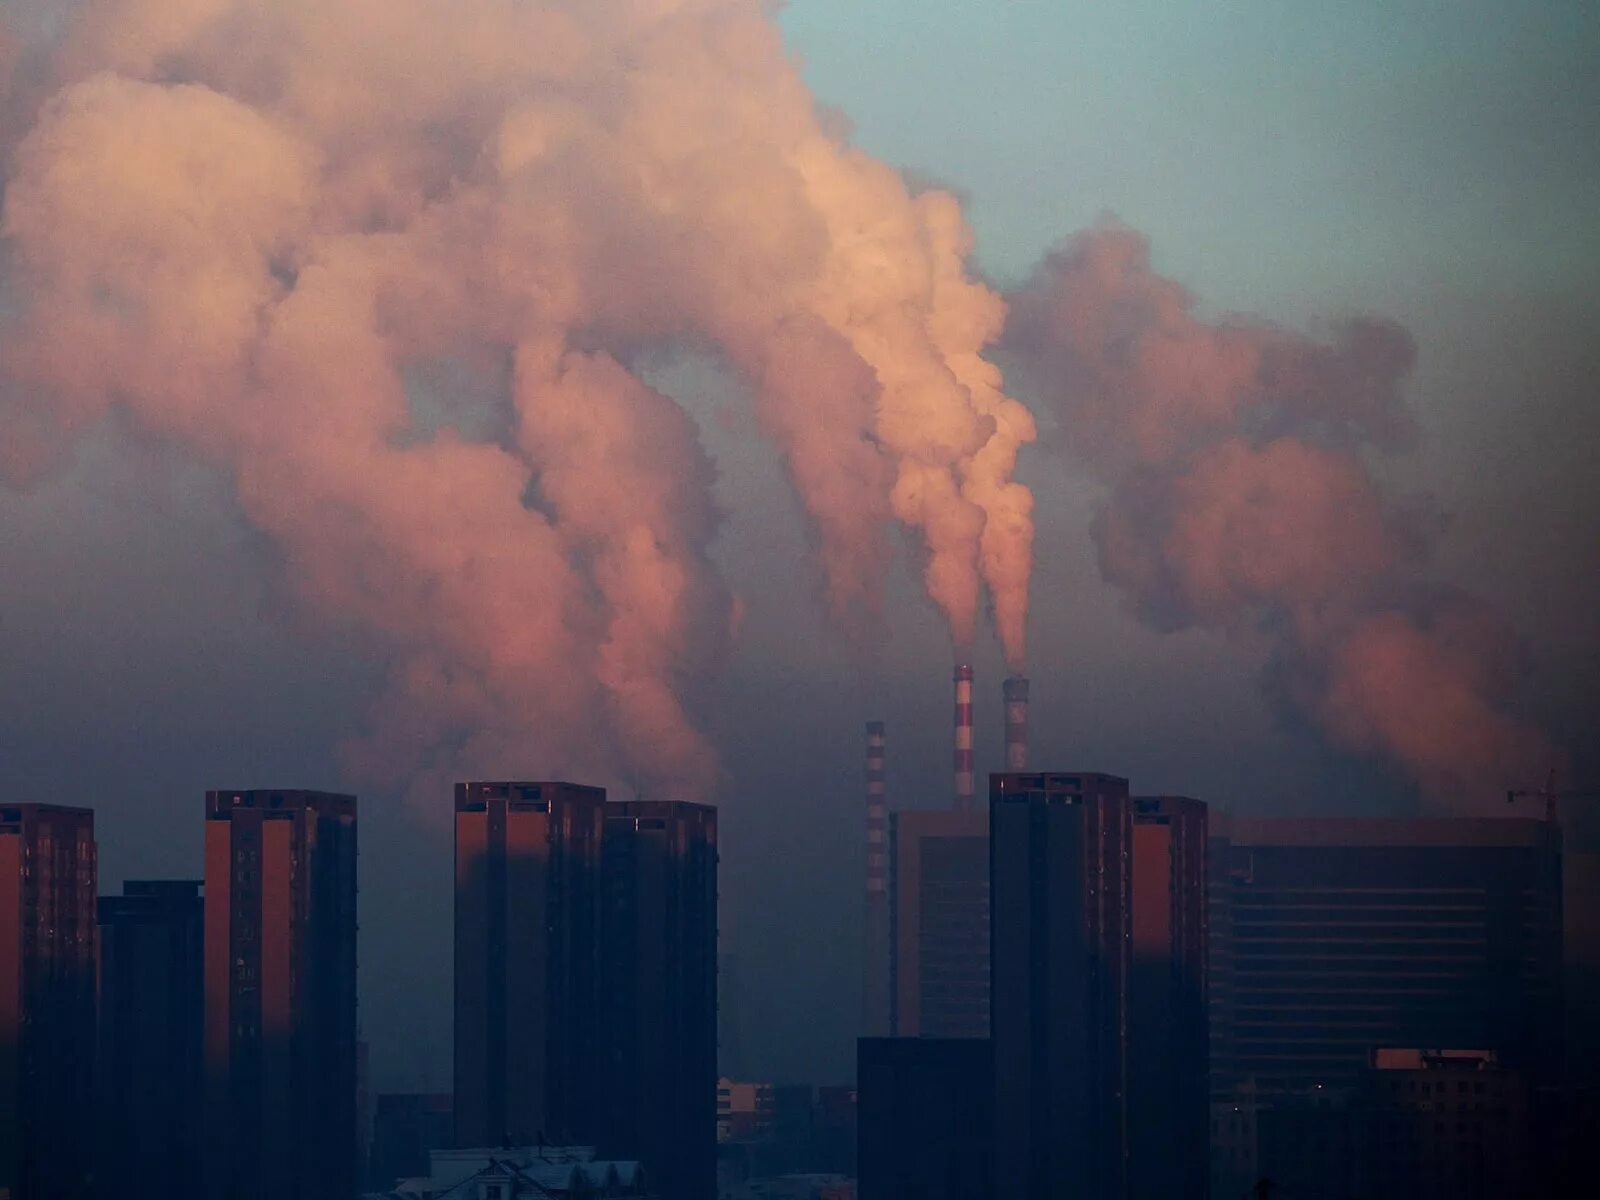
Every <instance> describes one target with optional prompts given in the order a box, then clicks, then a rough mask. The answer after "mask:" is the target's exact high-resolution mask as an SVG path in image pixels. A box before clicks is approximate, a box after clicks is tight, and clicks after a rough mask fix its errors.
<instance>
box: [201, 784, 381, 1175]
mask: <svg viewBox="0 0 1600 1200" xmlns="http://www.w3.org/2000/svg"><path fill="white" fill-rule="evenodd" d="M205 854H206V871H205V1058H204V1064H205V1065H204V1072H205V1093H206V1185H205V1186H206V1195H207V1196H209V1197H212V1198H213V1200H224V1198H225V1200H267V1198H269V1197H271V1198H274V1200H275V1198H276V1197H280V1196H295V1197H298V1198H299V1200H348V1197H349V1196H350V1195H351V1194H353V1193H354V1191H355V1189H356V1186H357V1181H356V1178H355V1172H356V1153H355V1151H356V1112H355V1107H356V800H355V797H354V796H342V795H334V794H331V793H327V792H307V791H274V790H263V791H215V792H207V793H206V847H205Z"/></svg>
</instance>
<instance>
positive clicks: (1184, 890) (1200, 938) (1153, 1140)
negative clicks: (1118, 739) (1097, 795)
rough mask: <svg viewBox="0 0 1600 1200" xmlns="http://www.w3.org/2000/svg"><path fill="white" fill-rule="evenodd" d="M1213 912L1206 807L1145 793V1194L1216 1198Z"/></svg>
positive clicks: (1134, 1119) (1139, 1012) (1139, 1159)
mask: <svg viewBox="0 0 1600 1200" xmlns="http://www.w3.org/2000/svg"><path fill="white" fill-rule="evenodd" d="M1206 908H1207V894H1206V806H1205V805H1204V804H1202V803H1201V802H1200V801H1198V800H1190V799H1188V798H1186V797H1181V796H1138V797H1135V798H1134V801H1133V965H1132V970H1131V974H1130V977H1129V983H1128V1006H1129V1007H1128V1018H1129V1019H1128V1131H1129V1138H1130V1143H1131V1144H1130V1158H1129V1163H1130V1169H1131V1172H1132V1177H1131V1187H1132V1193H1133V1196H1134V1197H1135V1200H1146V1198H1149V1200H1156V1198H1158V1197H1159V1198H1162V1200H1165V1198H1166V1197H1170V1196H1183V1197H1185V1198H1186V1200H1205V1196H1206V1191H1207V1186H1208V1182H1209V1179H1210V1138H1209V1136H1208V1132H1207V1122H1208V1120H1209V1116H1210V1096H1209V1090H1208V1087H1207V1075H1206V1072H1207V1063H1208V1057H1209V1054H1210V1045H1209V1035H1208V1022H1207V1019H1206Z"/></svg>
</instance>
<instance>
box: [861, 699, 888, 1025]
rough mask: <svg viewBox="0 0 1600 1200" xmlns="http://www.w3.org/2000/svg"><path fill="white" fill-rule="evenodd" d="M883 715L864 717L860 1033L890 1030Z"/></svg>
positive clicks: (886, 805)
mask: <svg viewBox="0 0 1600 1200" xmlns="http://www.w3.org/2000/svg"><path fill="white" fill-rule="evenodd" d="M883 748H884V732H883V722H882V721H868V722H867V774H866V779H867V912H866V918H867V931H866V932H867V936H866V942H865V945H864V947H863V955H864V962H863V964H862V967H863V972H862V1035H863V1036H865V1037H886V1036H888V1033H889V872H888V862H889V844H888V837H889V809H888V802H887V801H888V798H887V794H886V791H885V787H884V775H883Z"/></svg>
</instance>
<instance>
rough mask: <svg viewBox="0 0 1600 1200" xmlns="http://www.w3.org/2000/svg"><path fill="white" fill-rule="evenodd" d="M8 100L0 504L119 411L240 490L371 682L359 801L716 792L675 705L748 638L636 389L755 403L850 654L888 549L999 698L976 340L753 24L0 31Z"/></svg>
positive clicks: (694, 464)
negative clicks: (735, 631) (693, 390)
mask: <svg viewBox="0 0 1600 1200" xmlns="http://www.w3.org/2000/svg"><path fill="white" fill-rule="evenodd" d="M25 60H26V61H28V62H30V63H36V64H37V66H36V67H32V68H30V70H29V71H28V72H26V80H24V79H23V75H24V72H22V71H20V70H19V69H14V68H15V66H16V64H18V63H21V62H23V61H25ZM0 99H3V101H4V104H5V120H4V122H3V123H0V137H3V139H4V140H3V142H0V151H3V152H4V155H5V159H4V172H5V206H4V218H3V220H4V225H3V233H4V237H5V239H6V243H7V254H8V258H9V268H8V272H9V278H8V279H7V280H6V281H5V283H6V289H7V292H8V293H9V295H10V297H11V300H10V302H9V312H6V311H5V310H4V309H0V312H5V316H4V318H3V321H4V323H3V326H0V422H3V427H4V430H5V437H4V439H3V445H0V471H3V472H4V473H5V474H6V475H8V476H9V477H11V478H12V479H14V480H22V481H24V482H25V481H27V480H29V479H32V478H35V477H37V476H38V475H39V474H40V473H41V472H44V471H47V470H48V469H49V468H50V466H51V464H52V463H53V462H55V461H57V459H58V458H59V456H60V455H61V454H62V453H63V452H65V451H66V450H67V449H68V448H69V447H70V446H71V444H72V442H73V440H74V439H75V438H76V437H77V436H78V435H80V434H81V433H82V432H83V431H85V430H86V429H88V428H90V427H92V426H93V425H94V424H96V423H97V422H98V421H99V420H100V419H101V417H102V416H103V415H104V414H105V413H106V412H107V411H108V410H109V409H111V408H112V407H116V408H119V409H121V410H123V411H124V412H125V413H126V414H128V415H129V416H130V417H131V418H132V419H133V420H134V421H135V422H137V423H138V424H139V425H140V426H141V427H143V428H146V429H148V430H150V431H153V432H155V433H156V434H158V435H160V436H162V437H165V438H167V439H170V440H171V441H172V442H173V443H175V444H178V445H181V446H183V447H186V448H188V450H190V451H191V452H192V453H194V454H195V455H197V456H199V457H200V458H202V459H204V460H205V461H207V462H209V463H211V464H214V465H215V466H216V467H217V468H219V469H220V470H222V471H224V472H226V473H227V474H228V476H229V477H230V478H232V479H233V480H234V482H235V484H236V487H237V493H238V498H239V502H240V505H241V508H242V511H243V512H244V514H245V516H246V517H247V519H248V520H249V521H251V522H252V523H253V524H254V525H256V526H258V527H259V528H260V529H261V530H263V531H265V532H266V533H267V534H268V535H270V536H271V537H272V538H273V539H274V540H275V542H276V543H277V544H278V546H279V547H280V548H281V551H282V554H283V557H284V560H285V562H286V566H287V573H288V578H289V580H290V582H291V583H292V584H293V585H294V586H295V587H296V588H297V589H298V592H299V594H300V595H301V596H302V597H303V599H304V601H305V602H306V604H307V605H308V606H309V607H310V608H311V609H312V610H314V611H316V612H318V613H320V614H321V615H322V616H324V617H325V618H326V619H327V620H328V621H330V622H332V623H334V624H339V623H348V624H349V625H350V626H352V627H354V628H358V629H360V630H363V631H366V632H369V633H376V634H378V635H379V636H380V637H381V638H382V639H384V640H385V642H386V644H387V645H388V646H390V647H391V648H392V654H393V657H392V666H391V670H390V687H389V688H388V690H387V692H386V694H385V696H384V698H383V699H382V701H381V703H380V704H379V706H378V709H377V711H376V712H375V713H374V715H373V720H372V727H371V729H370V730H369V731H368V734H367V736H366V737H365V738H364V740H363V741H362V742H361V743H360V744H358V745H357V746H355V747H354V748H353V749H352V755H353V756H354V758H355V760H356V762H357V763H358V765H360V766H361V767H362V768H363V769H364V770H365V771H366V772H367V773H368V774H369V775H374V776H377V777H379V778H380V779H386V780H389V781H392V782H396V783H399V782H404V781H415V780H423V781H425V782H426V785H427V788H433V787H436V786H437V781H439V780H442V779H446V778H448V777H449V776H450V775H452V774H456V773H459V772H460V771H462V770H464V769H470V770H471V771H472V772H474V773H479V774H494V773H497V772H503V771H504V772H512V771H527V770H534V771H539V772H549V773H556V774H566V773H571V774H577V775H580V776H582V777H586V778H587V777H592V778H608V777H609V778H615V777H617V776H618V775H619V774H620V775H625V776H627V777H629V778H633V779H635V780H638V781H640V782H641V783H642V784H643V785H644V786H645V787H647V788H650V789H658V788H664V789H670V790H675V791H679V792H682V793H687V794H690V795H695V794H702V793H704V792H706V791H708V790H709V789H711V788H712V787H713V786H714V785H715V783H716V778H717V766H716V760H715V755H714V753H713V751H712V749H711V747H710V746H709V745H708V744H707V743H706V740H705V738H704V737H703V735H702V734H701V732H700V731H699V729H698V728H697V726H696V722H695V718H694V711H693V691H694V688H693V681H694V680H696V679H698V678H701V677H703V676H704V675H705V674H706V673H707V672H708V671H710V670H712V669H714V667H715V666H716V664H717V662H718V661H719V660H720V659H721V658H722V656H723V655H724V654H725V653H726V651H727V647H728V643H729V640H730V636H731V632H730V630H731V625H732V622H733V616H734V613H735V612H736V609H737V602H736V599H735V598H734V597H733V596H732V595H731V593H730V590H729V588H728V586H727V585H726V583H725V582H724V581H723V580H722V579H720V578H719V577H718V574H717V572H716V570H715V569H714V568H713V566H712V564H711V562H710V560H709V557H708V553H707V551H708V547H709V545H710V543H711V540H712V538H713V537H714V535H715V532H716V527H717V519H718V517H717V512H716V509H715V506H714V504H713V502H712V498H711V496H712V484H713V480H714V467H713V464H712V463H711V462H710V461H709V460H708V458H707V456H706V454H705V452H704V450H703V449H702V447H701V445H700V441H699V438H698V434H697V430H696V428H695V426H694V424H693V422H692V421H691V420H690V419H689V418H688V417H687V416H686V414H685V413H684V412H683V411H682V410H681V409H680V407H679V406H678V404H677V403H676V402H675V401H674V400H673V399H671V398H670V397H668V396H666V395H664V394H662V393H661V392H659V391H657V390H655V389H654V388H652V387H651V386H650V385H649V383H648V380H647V379H646V378H645V377H643V376H642V375H641V374H640V372H639V370H637V369H636V364H638V363H639V362H641V361H646V360H647V359H648V358H649V356H650V355H653V354H659V353H660V352H661V351H663V350H665V351H667V352H671V351H673V350H685V351H691V352H694V353H709V354H711V355H712V356H714V357H715V358H716V359H717V360H718V361H720V362H721V363H722V364H723V365H724V366H725V367H726V369H728V370H729V371H731V372H734V373H736V374H737V376H738V377H739V378H740V379H741V380H742V381H743V383H744V385H745V387H746V390H747V392H748V394H749V395H750V397H751V399H752V403H753V404H754V406H755V409H756V411H757V413H758V416H759V420H760V424H761V426H762V427H763V428H764V429H765V430H766V431H767V432H768V433H769V435H770V436H771V437H772V438H774V439H775V440H776V441H777V443H778V444H779V446H780V447H781V449H782V452H783V455H784V458H785V461H786V464H787V469H788V473H789V477H790V479H791V481H792V483H793V485H794V487H795V488H796V489H797V492H798V495H799V497H800V499H801V502H802V505H803V507H804V510H805V512H806V514H807V516H808V519H809V521H810V524H811V527H812V531H813V534H814V542H815V546H816V560H817V564H818V573H819V578H820V580H821V583H822V589H823V592H824V594H825V596H826V601H827V604H828V606H829V608H830V610H831V611H832V612H833V614H834V615H835V616H836V617H838V618H840V619H841V620H844V621H849V620H852V619H855V618H856V617H857V616H859V614H861V613H862V612H870V611H871V610H872V609H873V607H874V606H875V604H876V603H877V597H878V591H879V587H880V579H881V576H882V573H883V570H884V564H885V561H886V558H887V554H886V540H887V539H886V534H887V530H888V527H889V525H890V524H891V523H892V522H893V521H898V522H900V523H901V524H903V525H904V526H906V527H908V528H909V529H910V530H911V531H912V532H913V533H914V535H915V536H916V537H917V539H918V540H919V541H920V543H921V545H922V547H923V549H924V551H925V561H924V580H925V584H926V588H927V591H928V594H929V595H930V596H931V597H932V599H933V600H934V601H935V602H936V603H937V604H938V606H939V607H940V608H941V609H942V610H943V612H944V614H945V616H946V618H947V619H948V622H949V625H950V629H951V636H952V639H953V641H954V642H955V644H956V645H957V647H958V648H959V647H962V646H964V645H965V644H966V643H968V642H970V641H971V639H972V637H973V635H974V631H975V628H976V624H977V621H978V617H979V612H980V607H981V606H982V604H983V602H984V596H985V593H986V592H987V594H988V596H989V598H990V600H991V601H992V604H993V610H994V613H995V617H996V623H997V625H998V627H999V631H1000V634H1001V636H1002V639H1003V641H1004V644H1005V648H1006V653H1007V656H1008V657H1009V658H1011V659H1012V660H1013V663H1014V664H1020V661H1021V658H1022V654H1023V627H1024V623H1025V618H1026V607H1027V600H1026V591H1027V576H1028V570H1029V557H1030V550H1031V546H1030V543H1031V538H1032V527H1031V521H1030V507H1031V497H1030V496H1029V494H1028V492H1027V491H1026V490H1025V489H1024V488H1022V487H1021V486H1020V485H1018V484H1017V483H1015V482H1014V481H1013V480H1012V470H1013V467H1014V465H1015V462H1016V457H1017V453H1018V450H1019V448H1020V446H1021V445H1023V444H1024V443H1026V442H1028V441H1030V440H1032V438H1033V436H1034V430H1033V424H1032V419H1031V417H1030V416H1029V414H1028V412H1027V411H1026V410H1025V409H1024V408H1023V407H1022V406H1021V405H1019V404H1018V403H1017V402H1016V401H1015V400H1013V399H1011V398H1010V397H1008V396H1007V395H1005V394H1004V392H1003V391H1002V390H1001V380H1000V376H999V373H998V372H997V370H996V369H995V368H994V367H993V366H991V365H990V364H989V363H987V362H986V361H985V360H984V358H983V357H982V354H983V351H984V349H985V346H986V345H987V344H988V343H989V342H990V341H992V340H993V339H994V338H995V337H996V336H997V335H998V333H999V331H1000V328H1001V325H1002V323H1003V319H1004V318H1003V314H1004V307H1003V304H1002V302H1001V300H1000V298H999V297H998V296H997V295H996V294H995V293H994V292H993V291H991V290H990V289H988V288H987V287H985V286H984V285H982V284H981V283H979V282H977V281H975V280H974V279H973V278H971V276H970V275H969V273H968V270H967V266H966V263H967V258H968V255H969V252H970V235H969V233H968V231H967V228H966V226H965V223H964V220H963V218H962V215H961V212H960V209H959V206H958V204H957V202H956V200H955V199H954V198H953V197H952V196H950V195H948V194H946V193H944V192H940V191H934V190H929V191H920V192H913V190H911V189H910V188H908V186H907V184H906V183H905V181H904V180H903V179H902V178H901V176H900V175H898V174H897V173H896V172H894V171H893V170H891V169H890V168H888V167H887V166H885V165H884V164H882V163H880V162H877V161H875V160H873V159H872V158H870V157H869V156H867V155H865V154H863V153H861V152H860V151H858V150H856V149H854V148H852V147H851V146H850V145H849V144H848V143H847V142H846V141H844V140H843V139H842V137H841V136H840V135H839V134H838V132H837V131H836V130H834V129H832V128H831V127H830V126H829V124H828V123H827V122H826V121H825V120H824V119H822V117H821V116H819V113H818V110H817V106H816V104H815V102H814V100H813V98H812V97H811V96H810V95H809V93H808V92H807V90H806V88H805V86H804V84H803V83H802V81H801V79H800V77H799V74H798V72H797V70H796V68H795V66H794V64H792V63H791V62H790V61H789V60H788V59H787V58H786V57H785V56H784V53H783V49H782V45H781V42H780V38H779V34H778V31H777V29H776V28H775V25H774V23H773V20H772V18H771V16H770V13H769V8H768V6H767V5H765V4H763V3H759V2H757V0H544V2H542V3H541V2H535V0H526V2H523V3H511V2H509V0H450V2H449V3H446V2H444V0H344V2H342V3H339V4H328V3H326V2H325V0H85V2H84V3H82V4H81V5H79V6H78V8H77V9H76V11H75V12H74V13H73V14H72V17H71V19H70V20H69V21H67V22H66V23H65V26H64V27H63V28H60V29H54V30H52V31H51V40H50V41H49V43H48V45H45V44H40V45H39V46H37V47H34V48H31V49H29V50H27V51H26V52H25V51H24V49H23V48H22V47H21V46H20V45H19V42H18V40H17V38H16V37H13V36H11V35H8V34H4V33H0ZM441 363H456V364H460V363H465V364H470V365H471V367H470V369H471V370H474V371H476V372H478V373H479V374H480V375H481V376H483V377H484V378H488V379H490V380H494V381H497V382H496V383H495V386H494V387H493V388H492V389H491V390H492V392H493V394H494V396H495V398H496V399H495V403H496V404H497V405H499V406H500V408H501V409H502V413H501V417H500V419H499V420H498V421H496V422H490V423H489V424H490V425H491V426H492V428H493V430H494V432H492V433H489V434H485V433H484V431H483V430H482V429H479V428H477V426H476V425H475V424H474V422H473V421H471V420H468V419H467V417H466V416H465V415H463V414H461V413H453V412H452V411H451V410H450V402H449V398H448V397H447V398H446V399H445V403H444V409H445V411H444V415H443V417H442V419H440V420H438V421H435V422H431V423H430V422H428V421H424V420H423V419H422V418H421V417H420V416H419V413H418V412H417V405H416V403H415V395H414V385H415V381H416V380H417V379H418V378H419V377H424V376H427V375H428V374H429V372H430V371H431V372H433V373H434V374H437V373H438V372H437V368H438V366H439V364H441ZM424 790H426V789H424Z"/></svg>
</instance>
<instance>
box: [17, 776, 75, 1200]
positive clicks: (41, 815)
mask: <svg viewBox="0 0 1600 1200" xmlns="http://www.w3.org/2000/svg"><path fill="white" fill-rule="evenodd" d="M95 871H96V861H95V842H94V813H93V812H91V811H90V810H89V809H86V808H65V807H60V806H57V805H53V804H0V1194H3V1193H4V1192H5V1191H6V1190H7V1189H9V1191H10V1194H11V1197H12V1200H78V1198H80V1197H84V1196H86V1195H88V1194H89V1182H90V1178H89V1177H90V1173H91V1170H90V1168H91V1159H90V1146H89V1144H88V1134H89V1130H90V1122H89V1121H88V1120H86V1116H87V1115H89V1114H92V1112H93V1086H94V1041H95V1038H94V1013H95V983H94V973H95Z"/></svg>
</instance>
